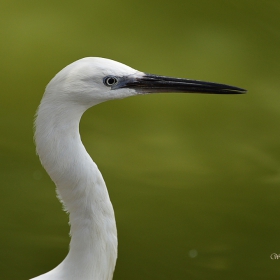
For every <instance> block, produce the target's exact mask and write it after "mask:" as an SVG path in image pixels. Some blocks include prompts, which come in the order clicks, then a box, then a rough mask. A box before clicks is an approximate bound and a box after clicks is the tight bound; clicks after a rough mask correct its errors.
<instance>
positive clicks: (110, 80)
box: [103, 76, 118, 87]
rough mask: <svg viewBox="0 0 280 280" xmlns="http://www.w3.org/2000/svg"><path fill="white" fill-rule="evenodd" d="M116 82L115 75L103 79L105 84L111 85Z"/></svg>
mask: <svg viewBox="0 0 280 280" xmlns="http://www.w3.org/2000/svg"><path fill="white" fill-rule="evenodd" d="M117 82H118V78H117V77H115V76H107V77H105V78H104V79H103V83H104V85H105V86H108V87H111V86H113V85H115V84H116V83H117Z"/></svg>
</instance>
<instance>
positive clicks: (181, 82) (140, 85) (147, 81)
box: [112, 73, 246, 94]
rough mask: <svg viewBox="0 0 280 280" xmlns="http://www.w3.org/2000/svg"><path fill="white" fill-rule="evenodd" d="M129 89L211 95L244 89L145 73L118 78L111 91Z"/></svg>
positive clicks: (232, 92)
mask: <svg viewBox="0 0 280 280" xmlns="http://www.w3.org/2000/svg"><path fill="white" fill-rule="evenodd" d="M118 88H131V89H134V90H135V91H137V92H139V93H157V92H181V93H213V94H242V93H246V90H245V89H242V88H238V87H234V86H229V85H224V84H218V83H211V82H203V81H197V80H190V79H181V78H173V77H166V76H159V75H153V74H148V73H145V75H144V76H142V77H140V78H135V77H132V76H127V77H120V78H119V82H118V84H116V85H115V86H112V89H118Z"/></svg>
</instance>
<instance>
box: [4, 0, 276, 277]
mask: <svg viewBox="0 0 280 280" xmlns="http://www.w3.org/2000/svg"><path fill="white" fill-rule="evenodd" d="M0 3H1V9H0V22H1V38H0V51H1V63H0V67H1V75H0V87H1V102H0V106H1V110H0V113H1V118H0V124H1V132H2V134H1V138H0V139H1V157H0V164H1V168H0V172H1V174H0V178H1V196H0V205H1V231H0V240H1V247H0V248H1V249H0V278H1V279H8V280H11V279H17V280H18V279H29V278H31V277H34V276H37V275H39V274H41V273H43V272H46V271H48V270H50V269H52V268H53V267H55V266H56V265H57V264H58V263H59V262H60V261H61V260H62V259H63V258H64V257H65V256H66V254H67V251H68V244H69V237H68V232H69V227H68V224H67V223H68V217H67V215H66V214H65V213H64V212H63V211H61V205H60V203H59V202H58V200H57V199H56V196H55V188H54V184H53V183H52V181H51V180H50V179H49V177H48V175H47V174H46V173H45V171H44V169H43V168H42V167H41V165H40V163H39V160H38V158H37V156H36V154H35V147H34V143H33V139H32V137H33V135H32V134H33V131H32V122H33V116H34V113H35V111H36V108H37V106H38V104H39V102H40V99H41V97H42V94H43V92H44V88H45V86H46V84H47V83H48V82H49V80H50V79H51V78H52V77H53V76H54V75H55V74H56V73H57V72H58V71H59V70H61V69H62V68H63V67H64V66H66V65H67V64H69V63H71V62H73V61H75V60H77V59H79V58H82V57H86V56H101V57H107V58H111V59H114V60H117V61H120V62H123V63H125V64H127V65H129V66H131V67H133V68H136V69H139V70H141V71H145V72H150V73H156V74H162V75H170V76H178V77H186V78H193V79H200V80H207V81H213V82H220V83H227V84H231V85H235V86H239V87H243V88H246V89H247V90H248V94H246V95H238V96H215V95H191V94H185V95H184V94H161V95H150V96H140V97H133V98H128V99H126V100H120V101H111V102H107V103H104V104H100V105H98V106H96V107H95V108H92V109H91V110H89V111H88V112H87V113H86V114H85V115H84V117H83V119H82V122H81V134H82V138H83V142H84V144H85V146H86V147H87V150H88V151H89V153H90V154H91V156H92V157H93V159H94V160H95V161H96V163H97V164H98V166H99V168H100V170H101V171H102V173H103V175H104V178H105V181H106V183H107V186H108V189H109V193H110V197H111V200H112V202H113V205H114V208H115V213H116V218H117V225H118V234H119V258H118V262H117V266H116V271H115V275H114V279H115V280H117V279H122V280H124V279H135V280H138V279H139V280H140V279H141V280H143V279H145V280H148V279H153V280H155V279H194V280H196V279H208V280H209V279H210V280H211V279H213V280H214V279H215V280H217V279H228V280H230V279H271V280H273V279H279V277H280V259H279V260H271V259H270V255H271V254H272V253H277V254H280V240H279V236H280V223H279V214H280V209H279V205H280V189H279V187H280V164H279V163H280V133H279V123H280V94H279V88H280V80H279V74H280V71H279V70H280V69H279V68H280V56H279V50H280V2H279V1H267V0H266V1H253V0H242V1H241V0H239V1H237V0H234V1H233V0H232V1H222V0H216V1H207V0H196V1H194V0H190V1H183V0H181V1H180V0H174V1H159V0H158V1H152V0H149V1H147V0H143V1H135V2H133V1H128V0H120V1H109V0H102V1H101V0H99V1H84V0H81V1H53V0H51V1H34V0H33V1H28V0H27V1H19V0H16V1H13V0H11V1H1V2H0Z"/></svg>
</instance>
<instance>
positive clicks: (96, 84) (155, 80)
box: [45, 57, 246, 108]
mask: <svg viewBox="0 0 280 280" xmlns="http://www.w3.org/2000/svg"><path fill="white" fill-rule="evenodd" d="M157 92H185V93H217V94H236V93H245V92H246V91H245V90H243V89H241V88H237V87H233V86H228V85H223V84H217V83H209V82H202V81H196V80H189V79H180V78H172V77H166V76H159V75H153V74H147V73H144V72H140V71H137V70H135V69H133V68H131V67H129V66H127V65H124V64H122V63H119V62H116V61H113V60H110V59H105V58H100V57H87V58H83V59H80V60H78V61H75V62H73V63H72V64H70V65H68V66H66V67H65V68H64V69H62V70H61V71H60V72H59V73H58V74H57V75H56V76H55V77H54V78H53V79H52V80H51V82H50V83H49V84H48V86H47V88H46V93H45V98H52V99H55V100H56V102H59V101H61V102H70V103H72V104H80V105H83V106H85V107H86V108H89V107H91V106H93V105H96V104H98V103H101V102H104V101H107V100H112V99H121V98H125V97H128V96H133V95H137V94H144V93H157Z"/></svg>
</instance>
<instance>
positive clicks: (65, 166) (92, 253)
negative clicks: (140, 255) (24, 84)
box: [35, 98, 117, 280]
mask: <svg viewBox="0 0 280 280" xmlns="http://www.w3.org/2000/svg"><path fill="white" fill-rule="evenodd" d="M83 112H84V110H83V109H80V108H75V106H73V107H71V106H66V105H65V106H63V104H62V105H58V104H51V103H49V102H48V100H44V98H43V100H42V103H41V105H40V107H39V109H38V113H37V118H36V121H35V142H36V148H37V153H38V155H39V157H40V160H41V162H42V165H43V166H44V168H45V169H46V171H47V172H48V174H49V175H50V177H51V179H52V180H53V181H54V183H55V184H56V188H57V193H58V196H59V198H60V200H61V202H62V203H63V205H64V208H65V210H66V211H67V212H69V216H70V225H71V232H70V233H71V243H70V250H69V253H68V255H67V257H66V258H65V259H64V261H63V262H62V263H61V264H60V265H58V266H57V267H56V268H55V269H53V270H52V271H50V272H48V273H46V274H44V275H41V276H39V278H36V279H38V280H39V279H42V280H43V279H46V280H47V279H52V280H56V279H59V280H64V279H65V280H66V279H67V280H78V279H83V280H93V279H96V280H110V279H112V277H113V271H114V268H115V263H116V258H117V231H116V224H115V217H114V211H113V207H112V204H111V201H110V199H109V195H108V192H107V188H106V185H105V182H104V180H103V178H102V175H101V173H100V171H99V170H98V168H97V166H96V164H95V163H94V162H93V161H92V159H91V158H90V156H89V155H88V153H87V152H86V150H85V147H84V146H83V144H82V142H81V139H80V134H79V121H80V118H81V116H82V114H83ZM40 277H42V278H40ZM43 277H45V278H43ZM46 277H49V278H46Z"/></svg>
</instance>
